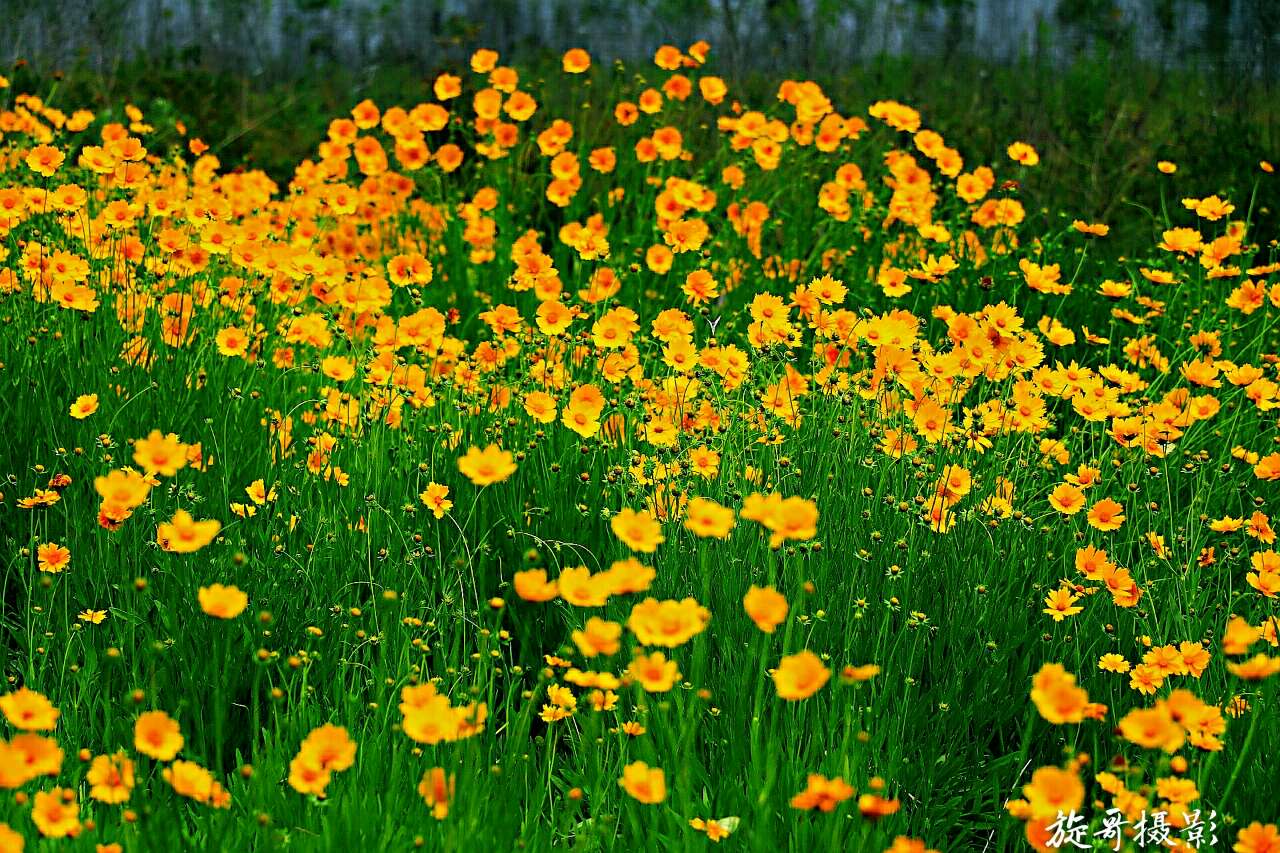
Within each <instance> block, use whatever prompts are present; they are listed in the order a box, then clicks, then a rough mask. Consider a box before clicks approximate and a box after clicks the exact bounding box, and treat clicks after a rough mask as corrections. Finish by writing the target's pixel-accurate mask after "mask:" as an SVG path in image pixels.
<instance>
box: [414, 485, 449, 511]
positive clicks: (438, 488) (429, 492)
mask: <svg viewBox="0 0 1280 853" xmlns="http://www.w3.org/2000/svg"><path fill="white" fill-rule="evenodd" d="M418 497H419V498H420V499H421V500H422V503H423V505H425V506H426V507H427V508H428V509H430V510H431V514H432V515H434V516H435V517H436V518H444V517H445V514H446V513H448V512H449V510H451V509H453V501H451V500H449V487H448V486H442V485H440V484H439V483H435V482H432V483H428V484H427V488H426V489H425V490H423V492H422V494H421V495H419V496H418Z"/></svg>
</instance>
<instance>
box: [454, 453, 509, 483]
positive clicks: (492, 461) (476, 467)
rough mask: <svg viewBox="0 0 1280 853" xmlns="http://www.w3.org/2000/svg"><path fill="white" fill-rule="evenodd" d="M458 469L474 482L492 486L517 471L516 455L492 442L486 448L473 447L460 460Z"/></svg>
mask: <svg viewBox="0 0 1280 853" xmlns="http://www.w3.org/2000/svg"><path fill="white" fill-rule="evenodd" d="M458 470H459V471H461V472H462V474H463V476H465V477H466V478H467V479H468V480H470V481H471V482H472V484H474V485H477V486H490V485H493V484H494V483H501V482H503V481H504V480H506V479H507V478H508V477H510V476H511V475H512V474H514V473H515V470H516V463H515V457H514V456H512V455H511V453H510V452H508V451H506V450H503V449H502V448H501V447H499V446H498V445H496V444H490V445H489V446H488V447H486V448H485V449H484V450H481V449H479V448H478V447H472V448H471V449H470V450H468V451H467V452H466V455H465V456H463V457H462V458H461V459H459V460H458Z"/></svg>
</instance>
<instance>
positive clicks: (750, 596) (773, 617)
mask: <svg viewBox="0 0 1280 853" xmlns="http://www.w3.org/2000/svg"><path fill="white" fill-rule="evenodd" d="M742 607H743V609H744V610H746V611H747V615H748V616H750V617H751V621H752V622H755V623H756V627H757V628H759V629H760V630H761V631H764V632H765V633H766V634H772V633H773V632H774V631H775V630H776V629H777V627H778V626H779V625H781V624H782V622H783V620H785V619H786V618H787V608H788V605H787V599H786V598H785V597H784V596H783V595H782V593H780V592H778V591H777V590H776V589H774V588H773V587H771V586H769V587H764V588H761V587H758V586H754V585H753V586H752V587H751V589H749V590H747V594H746V595H744V596H743V597H742Z"/></svg>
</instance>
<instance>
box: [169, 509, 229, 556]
mask: <svg viewBox="0 0 1280 853" xmlns="http://www.w3.org/2000/svg"><path fill="white" fill-rule="evenodd" d="M221 529H222V522H221V521H218V520H217V519H209V520H207V521H196V520H195V519H194V518H192V517H191V513H189V512H187V511H186V510H185V509H180V510H177V511H176V512H175V513H174V514H173V518H172V519H170V520H169V521H168V522H161V523H160V526H159V527H158V528H157V529H156V542H157V543H158V544H159V545H160V548H161V550H164V551H171V552H173V553H175V554H190V553H193V552H195V551H199V550H200V549H201V548H203V547H204V546H206V545H208V544H209V543H210V542H212V541H213V539H214V537H215V536H217V535H218V531H220V530H221Z"/></svg>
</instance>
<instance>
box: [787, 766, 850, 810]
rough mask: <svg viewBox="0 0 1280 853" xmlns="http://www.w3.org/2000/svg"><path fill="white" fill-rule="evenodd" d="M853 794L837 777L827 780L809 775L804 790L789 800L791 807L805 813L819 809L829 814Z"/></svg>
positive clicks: (813, 774) (816, 774) (812, 774)
mask: <svg viewBox="0 0 1280 853" xmlns="http://www.w3.org/2000/svg"><path fill="white" fill-rule="evenodd" d="M853 794H854V790H853V788H851V787H850V786H849V785H848V784H846V783H845V781H844V779H842V778H840V777H839V776H834V777H832V778H830V779H828V778H827V777H826V776H823V775H822V774H820V773H810V774H809V778H808V781H807V783H806V785H805V789H804V790H803V791H801V792H800V793H798V794H796V795H795V796H794V797H792V798H791V807H792V808H793V809H804V810H805V811H809V810H812V809H819V810H821V811H824V812H830V811H834V810H835V807H836V806H837V805H839V804H840V803H843V802H844V801H845V800H847V799H849V798H850V797H852V796H853Z"/></svg>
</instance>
